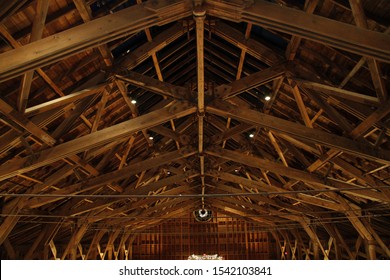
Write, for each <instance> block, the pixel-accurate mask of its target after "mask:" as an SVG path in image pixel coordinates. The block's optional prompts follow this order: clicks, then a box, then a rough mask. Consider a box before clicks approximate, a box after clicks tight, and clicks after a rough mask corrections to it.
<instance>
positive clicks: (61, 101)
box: [25, 84, 106, 117]
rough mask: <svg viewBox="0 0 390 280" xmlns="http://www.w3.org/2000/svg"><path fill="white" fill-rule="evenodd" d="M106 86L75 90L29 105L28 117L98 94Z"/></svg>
mask: <svg viewBox="0 0 390 280" xmlns="http://www.w3.org/2000/svg"><path fill="white" fill-rule="evenodd" d="M104 86H106V84H99V85H97V86H94V87H90V88H86V89H83V90H80V91H76V92H73V93H71V94H67V95H65V96H62V97H59V98H57V99H53V100H50V101H47V102H45V103H41V104H38V105H35V106H32V107H29V108H27V109H26V111H25V116H26V117H31V116H35V115H38V114H41V113H43V112H47V111H50V110H52V109H55V108H59V107H61V106H64V105H67V104H70V103H73V102H75V101H77V100H80V99H83V98H85V97H88V96H90V95H93V94H98V93H100V92H101V91H102V90H103V87H104Z"/></svg>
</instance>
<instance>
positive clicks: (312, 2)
mask: <svg viewBox="0 0 390 280" xmlns="http://www.w3.org/2000/svg"><path fill="white" fill-rule="evenodd" d="M317 4H318V0H306V2H305V7H304V8H303V9H304V11H305V12H306V13H308V14H312V13H313V12H314V10H315V8H316V7H317ZM301 41H302V38H300V37H298V36H292V37H291V39H290V42H289V43H288V45H287V48H286V58H287V59H288V60H294V58H295V55H296V53H297V51H298V48H299V45H300V44H301Z"/></svg>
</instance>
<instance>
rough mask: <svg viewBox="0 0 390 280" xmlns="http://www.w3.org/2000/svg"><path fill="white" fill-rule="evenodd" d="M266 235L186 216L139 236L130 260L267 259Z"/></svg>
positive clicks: (231, 222)
mask: <svg viewBox="0 0 390 280" xmlns="http://www.w3.org/2000/svg"><path fill="white" fill-rule="evenodd" d="M270 242H271V241H270V240H269V233H268V232H262V231H261V230H260V227H259V226H258V225H255V224H252V223H249V222H246V221H243V220H239V219H235V218H226V217H218V216H217V217H216V218H214V219H213V220H212V221H210V222H204V223H201V222H197V221H195V219H194V218H193V217H192V215H190V216H189V217H183V218H178V219H173V220H169V221H167V222H164V223H161V224H160V225H158V226H156V227H154V228H150V229H148V230H147V231H143V232H140V233H139V234H138V235H137V237H136V238H135V239H134V242H133V247H132V259H142V260H148V259H165V260H174V259H176V260H183V259H184V260H185V259H187V258H188V256H189V255H191V254H195V255H202V254H218V255H220V256H222V257H223V258H224V259H227V260H238V259H240V260H248V259H260V260H262V259H270V258H271V257H272V255H273V253H271V251H272V252H273V251H274V250H272V248H270Z"/></svg>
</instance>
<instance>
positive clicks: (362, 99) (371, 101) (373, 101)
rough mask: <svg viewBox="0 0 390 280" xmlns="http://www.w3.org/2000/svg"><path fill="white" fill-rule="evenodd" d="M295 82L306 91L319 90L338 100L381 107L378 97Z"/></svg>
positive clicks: (317, 84)
mask: <svg viewBox="0 0 390 280" xmlns="http://www.w3.org/2000/svg"><path fill="white" fill-rule="evenodd" d="M295 81H296V82H297V83H298V84H299V85H301V86H302V87H304V88H306V89H313V90H317V91H320V92H323V93H326V94H328V95H330V96H333V97H336V98H342V99H347V100H351V101H354V102H358V103H362V104H365V105H369V106H376V107H378V106H379V105H380V102H379V99H378V98H377V97H372V96H369V95H364V94H361V93H356V92H352V91H349V90H345V89H341V88H337V87H332V86H329V85H324V84H320V83H315V82H310V81H305V80H299V79H295Z"/></svg>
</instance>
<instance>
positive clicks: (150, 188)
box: [67, 171, 198, 218]
mask: <svg viewBox="0 0 390 280" xmlns="http://www.w3.org/2000/svg"><path fill="white" fill-rule="evenodd" d="M197 175H198V174H196V173H194V172H190V171H188V172H185V173H183V174H179V175H174V176H170V177H167V178H164V179H161V180H158V181H156V182H152V183H149V184H145V185H141V186H128V187H127V188H126V190H125V191H124V192H123V193H121V195H148V194H149V193H151V192H155V191H157V190H159V189H161V188H163V187H171V186H172V185H174V184H177V183H178V182H183V181H184V180H185V179H188V178H193V177H195V176H197ZM164 194H168V193H166V192H164ZM125 199H127V198H123V197H122V198H112V199H110V200H107V199H105V198H100V199H99V198H98V199H96V200H95V201H94V202H93V203H91V204H88V205H85V206H84V207H79V208H76V209H74V210H72V211H70V212H69V213H67V215H69V216H73V215H80V214H82V213H84V212H88V211H92V210H96V209H98V208H102V207H107V206H109V205H111V204H113V203H116V202H118V201H121V200H125ZM154 199H155V200H157V199H159V198H158V196H156V197H155V198H154ZM141 200H142V199H141ZM141 203H142V202H141ZM133 204H134V203H132V206H131V207H134V205H133ZM145 204H146V203H145ZM141 206H142V205H141ZM128 209H129V208H128ZM91 218H92V217H91Z"/></svg>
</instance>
